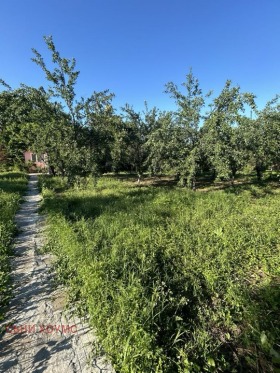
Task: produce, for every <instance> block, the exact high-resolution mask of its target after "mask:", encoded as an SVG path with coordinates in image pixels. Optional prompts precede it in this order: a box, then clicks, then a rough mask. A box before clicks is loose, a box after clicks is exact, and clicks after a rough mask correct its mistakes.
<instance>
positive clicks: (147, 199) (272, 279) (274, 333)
mask: <svg viewBox="0 0 280 373" xmlns="http://www.w3.org/2000/svg"><path fill="white" fill-rule="evenodd" d="M57 182H60V181H59V179H57V181H54V180H53V179H51V178H44V179H42V183H43V185H44V188H45V189H44V190H45V192H44V195H45V197H44V205H43V208H44V210H45V211H46V212H48V214H49V224H50V228H49V232H50V234H49V243H48V249H50V250H52V251H53V252H54V253H55V254H56V255H57V258H58V261H57V264H56V271H57V273H58V275H59V277H60V279H61V281H63V282H64V283H65V284H66V285H67V286H68V287H69V295H70V298H71V300H72V301H76V302H77V304H78V305H79V309H80V312H82V313H86V314H88V315H89V316H90V320H91V322H92V325H93V326H94V327H95V328H96V329H97V333H98V336H99V340H100V342H101V344H102V345H103V347H104V348H105V350H106V352H107V354H108V356H109V358H110V359H111V360H112V362H113V364H114V366H115V368H116V370H117V371H121V372H150V371H154V372H216V371H232V372H234V371H236V372H237V371H240V369H243V370H244V371H247V372H255V371H264V372H270V371H271V372H272V371H273V364H276V363H277V357H279V338H280V324H279V306H280V304H279V299H280V296H279V295H280V294H279V279H280V259H279V258H280V256H279V240H278V238H279V233H280V232H279V227H280V215H279V211H280V205H279V203H280V200H279V191H278V189H274V190H273V189H272V188H271V187H269V186H254V185H247V186H246V187H241V186H240V187H231V188H229V189H227V190H225V191H218V192H209V193H202V192H196V193H194V192H191V191H187V190H182V189H173V190H168V189H163V188H151V187H142V188H137V187H132V186H131V185H130V184H129V183H127V182H125V181H122V182H118V181H116V180H115V179H108V178H102V179H101V180H99V182H98V183H97V186H95V184H94V183H93V182H91V180H88V181H87V182H88V186H87V187H83V188H78V187H75V188H72V189H70V190H64V192H63V189H61V188H64V187H63V185H62V184H60V185H57V186H56V183H57ZM48 187H51V188H52V190H53V192H47V190H48ZM56 188H58V190H59V191H60V193H59V195H56V194H55V190H56Z"/></svg>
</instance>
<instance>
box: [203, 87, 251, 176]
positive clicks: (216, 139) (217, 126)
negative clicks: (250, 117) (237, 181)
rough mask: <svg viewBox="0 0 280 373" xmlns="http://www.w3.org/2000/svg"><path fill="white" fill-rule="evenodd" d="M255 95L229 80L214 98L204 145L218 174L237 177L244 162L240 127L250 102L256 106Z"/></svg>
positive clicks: (205, 123)
mask: <svg viewBox="0 0 280 373" xmlns="http://www.w3.org/2000/svg"><path fill="white" fill-rule="evenodd" d="M254 97H255V96H254V95H253V94H251V93H242V92H240V87H239V86H236V87H232V84H231V81H230V80H227V81H226V84H225V87H224V88H223V90H222V92H221V93H220V95H219V96H218V97H217V98H215V99H214V101H213V104H212V105H211V112H210V113H209V114H208V117H207V118H206V120H205V122H204V126H203V129H202V140H201V146H202V149H203V152H204V153H205V154H206V156H207V158H208V160H209V163H210V164H211V166H212V168H213V169H214V172H215V176H217V177H219V178H220V179H228V178H231V179H232V180H234V178H235V175H236V172H237V171H238V170H239V169H240V168H241V167H242V166H243V165H244V161H245V158H244V152H243V149H242V146H241V141H240V136H241V132H240V130H239V125H240V123H241V122H242V121H243V120H244V118H245V115H244V112H245V108H246V105H248V106H249V107H250V108H252V109H255V102H254Z"/></svg>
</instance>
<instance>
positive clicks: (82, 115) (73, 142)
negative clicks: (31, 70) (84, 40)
mask: <svg viewBox="0 0 280 373" xmlns="http://www.w3.org/2000/svg"><path fill="white" fill-rule="evenodd" d="M44 39H45V42H46V45H47V47H48V49H49V50H50V51H51V54H52V61H53V63H54V64H55V67H54V69H53V71H51V70H49V69H48V68H47V66H46V64H45V62H44V59H43V57H42V56H41V54H40V53H39V52H38V51H37V50H36V49H34V48H33V53H34V54H35V57H34V58H33V61H34V62H35V63H36V64H37V65H39V66H40V67H41V68H42V70H43V71H44V73H45V75H46V78H47V80H48V81H49V82H50V83H51V86H50V87H49V93H50V95H51V97H54V98H58V99H59V101H62V102H63V103H64V104H65V105H66V108H67V111H66V113H65V115H63V116H62V117H61V121H59V123H61V124H63V125H62V126H61V127H60V129H61V130H63V131H64V132H63V137H64V139H63V141H62V143H61V146H59V147H58V149H56V150H57V151H56V154H57V155H59V156H60V157H61V159H60V163H61V165H62V167H61V168H62V169H63V174H65V175H66V176H67V177H68V181H69V182H71V183H72V182H73V181H74V179H75V177H76V176H77V175H79V176H86V175H88V174H96V172H97V170H98V154H99V152H98V146H97V144H99V142H98V141H96V140H97V138H98V136H99V135H100V132H99V130H98V128H97V127H98V126H99V128H100V124H101V123H100V121H101V122H102V125H104V120H105V122H106V123H107V121H108V117H110V115H112V107H111V100H112V97H113V95H112V94H110V93H109V92H108V91H104V92H99V93H98V92H94V93H93V94H92V96H91V97H89V98H88V99H84V98H81V99H80V101H76V100H75V96H76V93H75V84H76V82H77V78H78V76H79V71H76V70H75V66H76V61H75V59H72V60H69V59H67V58H62V57H61V56H60V53H59V52H58V51H57V49H56V47H55V45H54V42H53V39H52V37H51V36H50V37H44ZM108 108H109V110H108ZM106 123H105V124H106ZM67 124H68V125H67ZM53 125H54V123H52V126H51V128H52V127H53ZM94 126H95V127H94ZM58 137H60V131H58ZM57 145H59V144H57ZM66 148H68V149H69V151H65V150H66ZM99 149H100V147H99ZM54 157H56V156H55V155H54Z"/></svg>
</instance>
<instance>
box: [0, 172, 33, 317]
mask: <svg viewBox="0 0 280 373" xmlns="http://www.w3.org/2000/svg"><path fill="white" fill-rule="evenodd" d="M26 184H27V178H26V176H25V175H24V174H22V173H15V172H6V173H0V320H2V318H3V314H4V306H5V305H6V304H7V301H8V299H9V295H10V290H9V272H10V265H9V256H10V255H11V254H12V252H11V244H12V239H13V236H14V233H15V223H14V215H15V213H16V210H17V208H18V206H19V202H20V195H21V194H22V193H23V192H24V191H25V189H26Z"/></svg>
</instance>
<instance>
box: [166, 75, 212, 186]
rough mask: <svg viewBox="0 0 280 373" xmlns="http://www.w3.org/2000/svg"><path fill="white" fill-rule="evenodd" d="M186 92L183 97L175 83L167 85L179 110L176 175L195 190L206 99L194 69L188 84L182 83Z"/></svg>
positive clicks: (176, 126) (176, 140)
mask: <svg viewBox="0 0 280 373" xmlns="http://www.w3.org/2000/svg"><path fill="white" fill-rule="evenodd" d="M182 86H183V87H184V88H185V89H186V91H187V92H186V94H183V93H181V92H180V90H179V89H178V87H177V85H176V84H174V83H173V82H169V83H167V84H166V91H165V92H166V93H169V94H170V96H171V97H172V98H173V99H174V100H175V103H176V105H177V107H178V110H177V112H176V113H175V116H176V121H175V123H176V125H175V127H174V128H175V131H174V132H173V133H174V135H175V137H173V139H172V142H173V143H174V140H175V142H176V145H175V144H174V146H175V148H177V149H178V152H177V157H178V158H177V167H176V172H177V173H178V175H179V177H180V179H181V180H180V181H181V183H182V184H183V185H185V184H186V183H188V185H189V186H190V187H192V188H195V182H196V176H197V174H198V172H199V168H200V162H199V154H200V150H199V147H200V144H199V138H200V134H199V125H200V122H201V119H202V108H203V107H204V105H205V96H204V95H203V93H202V90H201V89H200V86H199V82H198V79H197V78H195V77H194V75H193V73H192V70H190V72H189V73H188V74H187V76H186V81H185V82H184V83H183V84H182Z"/></svg>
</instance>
